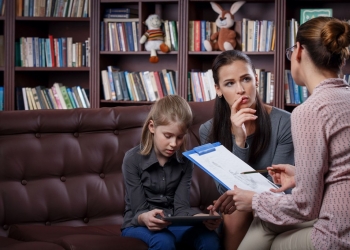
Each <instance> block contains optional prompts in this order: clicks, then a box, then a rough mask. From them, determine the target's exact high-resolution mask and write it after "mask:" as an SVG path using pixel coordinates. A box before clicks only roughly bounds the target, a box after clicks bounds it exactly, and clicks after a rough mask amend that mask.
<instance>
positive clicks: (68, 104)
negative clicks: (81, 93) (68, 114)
mask: <svg viewBox="0 0 350 250" xmlns="http://www.w3.org/2000/svg"><path fill="white" fill-rule="evenodd" d="M60 90H61V93H62V96H63V100H64V102H65V103H66V105H67V109H72V108H73V105H72V103H71V101H70V99H69V96H68V93H67V89H66V87H65V86H63V85H62V86H60Z"/></svg>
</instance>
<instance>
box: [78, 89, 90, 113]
mask: <svg viewBox="0 0 350 250" xmlns="http://www.w3.org/2000/svg"><path fill="white" fill-rule="evenodd" d="M77 90H78V94H79V97H80V101H81V103H82V104H83V108H87V107H88V106H87V104H86V103H85V99H84V95H83V92H82V90H81V88H80V86H77Z"/></svg>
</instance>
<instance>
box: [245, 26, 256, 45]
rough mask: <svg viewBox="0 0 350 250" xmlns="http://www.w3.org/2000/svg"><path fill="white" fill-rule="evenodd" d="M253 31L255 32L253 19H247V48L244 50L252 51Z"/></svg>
mask: <svg viewBox="0 0 350 250" xmlns="http://www.w3.org/2000/svg"><path fill="white" fill-rule="evenodd" d="M254 32H255V21H254V20H248V25H247V50H246V51H254V45H253V41H254Z"/></svg>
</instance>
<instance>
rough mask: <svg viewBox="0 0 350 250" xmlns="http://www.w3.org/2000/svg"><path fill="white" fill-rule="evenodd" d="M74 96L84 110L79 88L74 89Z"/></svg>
mask: <svg viewBox="0 0 350 250" xmlns="http://www.w3.org/2000/svg"><path fill="white" fill-rule="evenodd" d="M72 91H73V95H74V97H75V100H76V101H77V104H78V107H79V108H84V105H83V102H82V101H81V99H80V96H79V93H78V89H77V86H74V87H72Z"/></svg>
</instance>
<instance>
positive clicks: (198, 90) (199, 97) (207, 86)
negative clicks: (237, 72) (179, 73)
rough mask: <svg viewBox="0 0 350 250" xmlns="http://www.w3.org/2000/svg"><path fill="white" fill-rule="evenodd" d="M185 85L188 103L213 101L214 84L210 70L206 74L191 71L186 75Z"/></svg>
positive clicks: (214, 93) (214, 95) (214, 94)
mask: <svg viewBox="0 0 350 250" xmlns="http://www.w3.org/2000/svg"><path fill="white" fill-rule="evenodd" d="M187 83H188V85H187V87H188V89H187V91H188V101H194V102H204V101H210V100H212V99H215V97H216V91H215V82H214V78H213V71H212V70H211V69H209V70H208V71H206V72H200V71H199V70H195V69H193V70H192V71H191V72H189V73H188V79H187Z"/></svg>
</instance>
